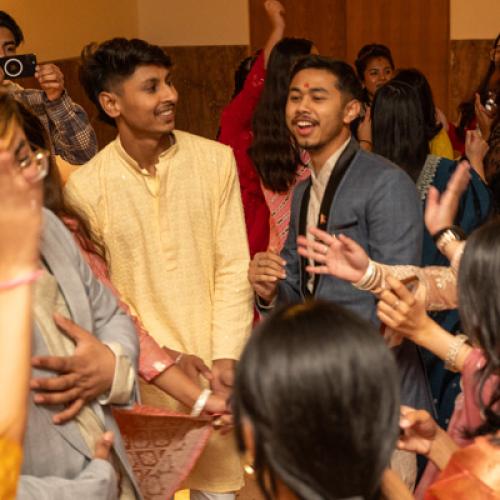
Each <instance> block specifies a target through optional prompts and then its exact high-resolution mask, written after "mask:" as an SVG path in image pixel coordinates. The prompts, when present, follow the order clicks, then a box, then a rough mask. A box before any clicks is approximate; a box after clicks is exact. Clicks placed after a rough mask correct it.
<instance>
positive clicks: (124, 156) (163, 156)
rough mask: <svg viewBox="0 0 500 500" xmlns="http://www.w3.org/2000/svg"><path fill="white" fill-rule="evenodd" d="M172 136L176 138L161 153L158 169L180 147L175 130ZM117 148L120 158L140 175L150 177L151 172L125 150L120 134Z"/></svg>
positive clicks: (116, 144) (117, 138)
mask: <svg viewBox="0 0 500 500" xmlns="http://www.w3.org/2000/svg"><path fill="white" fill-rule="evenodd" d="M172 137H173V139H174V143H173V144H172V145H171V146H170V147H169V148H167V149H165V151H163V152H162V153H160V156H159V157H158V162H157V163H156V168H157V169H158V165H159V164H160V163H163V162H164V161H165V160H168V159H170V158H172V157H173V156H174V155H175V154H176V153H177V151H178V149H179V141H178V139H177V137H176V135H175V132H172ZM114 145H115V148H116V151H117V153H118V155H119V156H120V158H121V159H122V160H123V161H124V162H125V164H126V165H127V166H128V167H129V168H130V169H131V170H132V171H133V172H135V173H138V174H140V175H144V176H147V177H150V176H151V174H150V173H149V172H148V171H147V170H145V169H143V168H141V167H140V166H139V164H138V163H137V161H135V160H134V159H133V158H132V157H131V156H130V155H129V154H128V153H127V152H126V151H125V148H124V147H123V145H122V142H121V140H120V136H119V135H118V136H117V137H116V139H115V144H114Z"/></svg>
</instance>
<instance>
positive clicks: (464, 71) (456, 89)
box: [448, 40, 493, 122]
mask: <svg viewBox="0 0 500 500" xmlns="http://www.w3.org/2000/svg"><path fill="white" fill-rule="evenodd" d="M492 44H493V40H452V41H451V57H450V81H449V86H450V90H449V108H448V109H449V113H448V118H449V119H450V120H451V121H453V122H454V121H456V120H457V119H458V110H457V108H458V105H459V104H460V103H461V102H462V101H464V100H466V99H469V98H470V97H471V96H472V95H473V94H474V91H475V90H476V89H477V87H478V85H479V83H480V81H481V79H482V78H483V76H484V75H485V74H486V71H487V70H488V65H489V62H490V60H489V50H490V48H491V46H492Z"/></svg>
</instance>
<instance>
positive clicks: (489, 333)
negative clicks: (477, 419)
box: [458, 217, 500, 434]
mask: <svg viewBox="0 0 500 500" xmlns="http://www.w3.org/2000/svg"><path fill="white" fill-rule="evenodd" d="M499 276H500V219H499V218H498V217H496V218H495V219H493V220H492V221H490V222H488V223H487V224H485V225H484V226H481V227H480V228H479V229H476V230H475V231H474V232H473V233H472V235H471V236H470V237H469V238H467V244H466V245H465V250H464V254H463V256H462V259H461V260H460V270H459V273H458V303H459V312H460V319H461V322H462V326H463V329H464V332H466V333H467V335H468V336H469V337H470V338H471V339H472V341H473V343H474V344H476V345H478V346H479V347H480V348H481V349H482V351H483V353H484V356H485V358H486V361H487V363H486V365H485V366H484V368H483V369H482V370H480V371H479V373H478V376H479V382H480V383H479V385H478V392H477V399H478V401H479V404H480V407H481V409H482V410H483V411H482V414H483V415H484V420H485V423H484V425H482V426H481V427H480V428H479V429H477V430H476V434H491V433H494V432H496V431H498V430H500V411H499V407H498V401H500V383H497V385H496V388H495V390H494V391H493V397H492V398H491V400H490V401H485V400H483V398H482V396H480V395H482V394H483V390H482V389H483V386H484V384H485V383H486V381H487V380H488V379H490V380H491V376H492V375H496V376H497V377H498V376H500V301H499V300H498V297H499V296H500V280H499ZM497 380H498V379H497Z"/></svg>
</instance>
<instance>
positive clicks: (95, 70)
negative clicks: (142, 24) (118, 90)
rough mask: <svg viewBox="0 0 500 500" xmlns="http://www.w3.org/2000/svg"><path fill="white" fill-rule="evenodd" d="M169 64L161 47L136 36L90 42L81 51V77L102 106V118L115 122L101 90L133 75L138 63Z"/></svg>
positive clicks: (142, 64) (93, 100)
mask: <svg viewBox="0 0 500 500" xmlns="http://www.w3.org/2000/svg"><path fill="white" fill-rule="evenodd" d="M148 65H152V66H161V67H165V68H170V67H171V66H172V62H171V60H170V58H169V57H168V56H167V54H165V52H164V51H163V49H162V48H161V47H158V46H157V45H151V44H149V43H147V42H145V41H144V40H139V39H137V38H133V39H130V40H128V39H126V38H113V39H112V40H108V41H106V42H103V43H101V44H99V45H97V44H95V43H92V44H89V45H87V46H86V47H85V48H84V49H83V51H82V54H81V66H80V81H81V83H82V85H83V88H84V89H85V92H86V93H87V96H88V97H89V99H90V100H91V101H92V102H93V103H94V104H95V106H96V107H97V109H98V110H99V118H101V120H103V121H104V122H106V123H109V124H110V125H114V124H115V122H114V120H113V119H112V118H110V117H109V116H108V115H107V114H106V113H105V112H104V110H103V109H102V107H101V105H100V103H99V94H100V93H101V92H103V91H110V90H111V89H112V88H113V87H114V86H116V85H119V84H120V83H121V82H123V81H124V80H126V79H127V78H129V77H130V76H132V74H133V73H134V72H135V70H136V68H137V67H139V66H148Z"/></svg>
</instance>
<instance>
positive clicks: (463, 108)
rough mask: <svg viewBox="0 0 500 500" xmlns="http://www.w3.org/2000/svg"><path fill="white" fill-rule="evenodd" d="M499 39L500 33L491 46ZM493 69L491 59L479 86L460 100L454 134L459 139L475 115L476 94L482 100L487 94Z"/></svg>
mask: <svg viewBox="0 0 500 500" xmlns="http://www.w3.org/2000/svg"><path fill="white" fill-rule="evenodd" d="M499 41H500V33H499V34H498V35H497V37H496V38H495V41H494V42H493V46H492V48H496V46H497V44H498V42H499ZM495 69H496V65H495V61H494V60H492V61H490V64H489V66H488V70H487V71H486V74H485V75H484V77H483V78H482V80H481V82H480V83H479V86H478V87H477V89H476V91H475V92H474V93H473V94H472V96H471V97H470V98H469V99H468V100H467V101H463V102H461V103H460V105H459V106H458V111H459V112H460V121H459V122H458V126H457V128H456V134H457V137H458V138H459V139H460V140H461V141H465V129H466V128H467V126H468V125H469V124H470V122H471V121H472V119H473V118H474V117H475V116H476V111H475V103H476V94H479V96H480V97H481V100H482V101H483V102H484V99H485V98H486V96H487V93H488V89H489V86H490V80H491V77H492V76H493V73H495Z"/></svg>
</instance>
